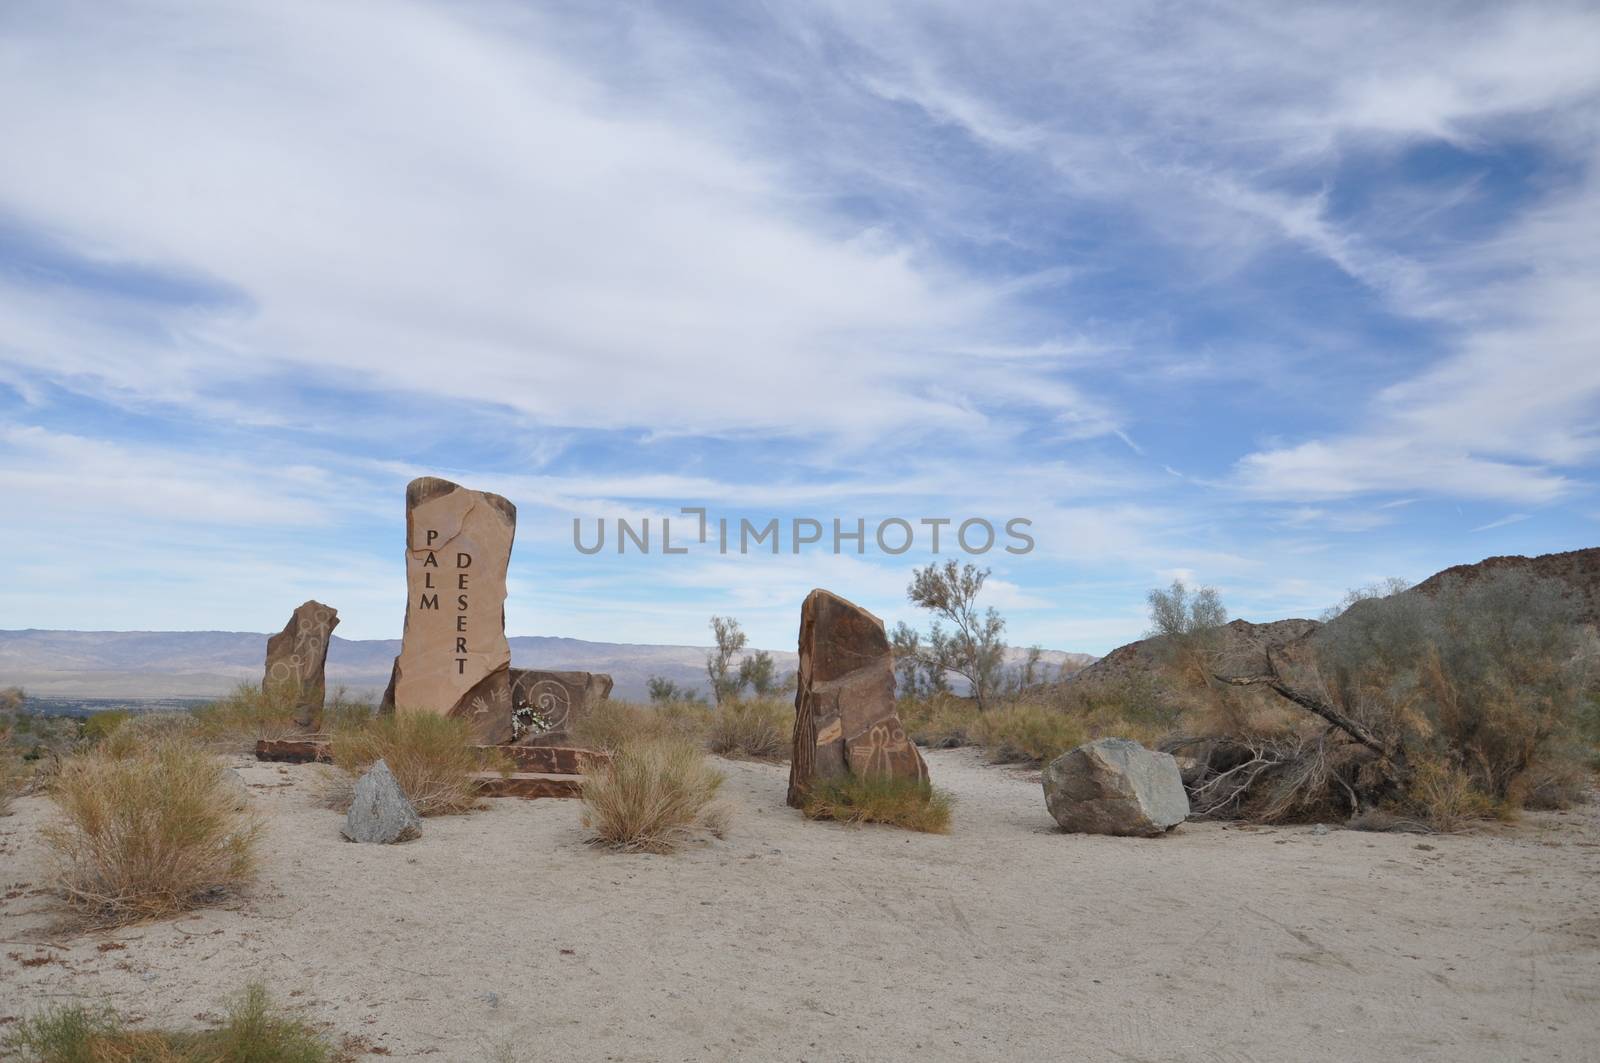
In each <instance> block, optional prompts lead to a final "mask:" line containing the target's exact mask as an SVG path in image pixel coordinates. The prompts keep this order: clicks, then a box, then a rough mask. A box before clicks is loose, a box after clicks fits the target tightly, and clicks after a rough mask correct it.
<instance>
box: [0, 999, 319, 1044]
mask: <svg viewBox="0 0 1600 1063" xmlns="http://www.w3.org/2000/svg"><path fill="white" fill-rule="evenodd" d="M4 1044H5V1048H6V1049H7V1050H8V1053H14V1055H11V1054H8V1055H7V1057H6V1058H8V1059H9V1058H17V1059H20V1060H23V1061H25V1063H333V1060H334V1059H335V1058H336V1057H335V1055H334V1052H333V1048H332V1047H331V1046H330V1045H329V1044H328V1043H327V1041H326V1040H324V1039H323V1037H322V1036H321V1035H319V1034H318V1033H317V1032H316V1031H315V1030H313V1029H311V1028H310V1027H309V1026H307V1025H306V1024H305V1023H303V1022H300V1021H299V1020H297V1019H295V1018H293V1017H291V1016H289V1015H288V1014H286V1013H285V1012H283V1011H282V1010H281V1009H280V1008H279V1007H278V1006H277V1005H276V1004H274V1003H273V1001H272V999H271V997H270V996H269V995H268V993H267V991H266V988H265V987H264V986H262V985H260V984H259V983H252V984H251V985H249V986H247V987H246V988H245V989H244V991H243V992H241V993H240V994H239V995H238V996H237V997H235V998H234V999H233V1000H232V1001H230V1002H229V1004H228V1011H227V1018H226V1019H225V1020H224V1022H223V1025H222V1026H220V1027H219V1028H217V1029H215V1030H205V1031H198V1032H189V1031H185V1032H175V1031H166V1030H137V1031H135V1030H130V1029H128V1028H127V1027H126V1026H125V1025H124V1024H123V1022H122V1020H121V1019H119V1018H118V1017H117V1015H116V1013H115V1012H113V1011H111V1010H110V1009H109V1008H99V1009H95V1008H85V1007H83V1006H81V1005H73V1006H64V1007H56V1008H51V1009H49V1010H47V1011H45V1012H44V1013H42V1014H40V1015H37V1016H35V1017H33V1018H27V1019H23V1020H21V1021H20V1022H19V1023H18V1024H17V1025H16V1027H15V1028H14V1029H12V1030H11V1032H10V1033H9V1034H8V1035H7V1036H6V1038H5V1042H4Z"/></svg>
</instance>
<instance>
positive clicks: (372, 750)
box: [325, 712, 509, 816]
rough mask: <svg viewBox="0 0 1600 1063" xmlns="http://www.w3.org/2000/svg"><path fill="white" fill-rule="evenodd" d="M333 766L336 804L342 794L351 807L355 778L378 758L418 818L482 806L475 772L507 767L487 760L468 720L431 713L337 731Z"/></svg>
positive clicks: (404, 715)
mask: <svg viewBox="0 0 1600 1063" xmlns="http://www.w3.org/2000/svg"><path fill="white" fill-rule="evenodd" d="M330 746H331V753H332V755H333V763H334V766H335V767H336V768H337V769H338V771H339V772H340V773H342V775H343V778H342V779H341V778H340V776H339V775H338V774H335V775H332V776H330V779H329V782H328V783H327V785H328V787H329V789H330V793H328V794H327V795H325V797H326V799H327V801H328V802H329V803H330V804H332V803H333V802H335V801H337V800H339V799H340V797H341V796H342V798H343V800H344V804H345V807H348V806H349V790H348V789H344V790H341V789H340V787H341V786H343V787H349V788H353V787H354V785H355V780H356V779H357V778H358V777H359V776H361V775H362V774H363V773H365V772H366V770H367V769H368V768H370V767H372V765H373V764H375V763H377V762H378V761H379V760H382V761H384V763H386V764H388V765H389V770H390V771H392V772H394V777H395V781H396V782H398V783H399V784H400V789H401V790H403V791H404V792H405V795H406V798H407V800H409V801H410V802H411V805H412V807H413V808H415V809H416V810H417V814H418V815H419V816H448V815H454V814H457V813H461V812H467V811H470V810H471V809H473V808H475V807H476V806H477V804H478V797H477V791H476V790H475V789H474V787H473V780H472V776H473V775H474V774H475V773H477V772H480V771H497V770H498V771H505V770H509V768H508V765H507V764H505V763H501V762H499V761H496V762H493V763H486V761H485V755H484V754H483V753H481V752H480V751H479V750H478V749H477V748H476V746H475V744H474V742H473V737H472V729H471V727H469V726H468V724H467V722H466V721H465V720H460V719H453V718H451V717H448V716H439V715H435V714H434V713H430V712H407V713H391V714H388V715H384V716H377V717H374V718H373V719H371V720H370V721H369V722H368V724H367V726H365V727H363V728H360V729H349V730H341V731H336V732H334V734H333V737H332V740H331V742H330Z"/></svg>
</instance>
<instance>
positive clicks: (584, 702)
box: [511, 668, 611, 746]
mask: <svg viewBox="0 0 1600 1063" xmlns="http://www.w3.org/2000/svg"><path fill="white" fill-rule="evenodd" d="M610 696H611V677H610V676H608V675H605V674H603V673H598V672H551V671H538V670H534V669H528V668H513V669H511V721H512V728H513V730H514V731H515V733H516V738H515V740H516V742H517V743H518V744H519V745H529V746H532V745H555V746H559V745H566V744H568V743H569V742H570V741H571V739H572V731H573V728H575V727H576V726H577V725H578V721H580V720H582V719H583V718H584V717H586V716H587V715H588V714H589V713H590V711H592V710H593V708H594V706H595V705H597V704H599V703H600V702H602V701H605V700H606V699H607V698H609V697H610Z"/></svg>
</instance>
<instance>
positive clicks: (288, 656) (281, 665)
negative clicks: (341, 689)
mask: <svg viewBox="0 0 1600 1063" xmlns="http://www.w3.org/2000/svg"><path fill="white" fill-rule="evenodd" d="M338 626H339V612H338V610H336V609H334V608H333V607H332V606H330V605H323V604H322V603H321V602H318V601H310V602H305V603H304V604H302V605H301V606H300V607H299V608H298V609H296V610H295V611H294V614H293V615H292V616H290V617H289V622H288V623H287V624H285V625H284V626H283V630H282V631H280V632H278V633H277V634H276V635H273V636H272V637H271V638H269V639H267V667H266V671H265V672H264V673H263V674H262V677H261V689H262V690H263V691H265V692H266V693H267V694H269V695H271V696H272V697H275V698H283V699H285V700H287V701H289V702H290V703H292V704H293V706H294V722H295V725H296V726H297V727H300V728H302V729H303V730H310V731H315V730H318V729H319V728H320V727H321V726H322V702H323V695H324V693H325V690H326V681H325V680H324V669H325V668H326V667H327V663H328V642H329V641H330V640H331V639H332V638H333V629H334V628H336V627H338Z"/></svg>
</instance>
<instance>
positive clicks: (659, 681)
mask: <svg viewBox="0 0 1600 1063" xmlns="http://www.w3.org/2000/svg"><path fill="white" fill-rule="evenodd" d="M645 690H646V692H647V693H648V694H649V695H650V703H651V704H653V705H670V704H672V703H673V702H698V701H701V700H702V698H701V696H700V692H699V691H698V690H690V689H689V688H688V687H683V686H679V685H678V684H677V683H675V682H673V681H672V680H670V679H668V678H667V677H666V676H660V675H653V676H651V677H650V678H649V679H647V680H645Z"/></svg>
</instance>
